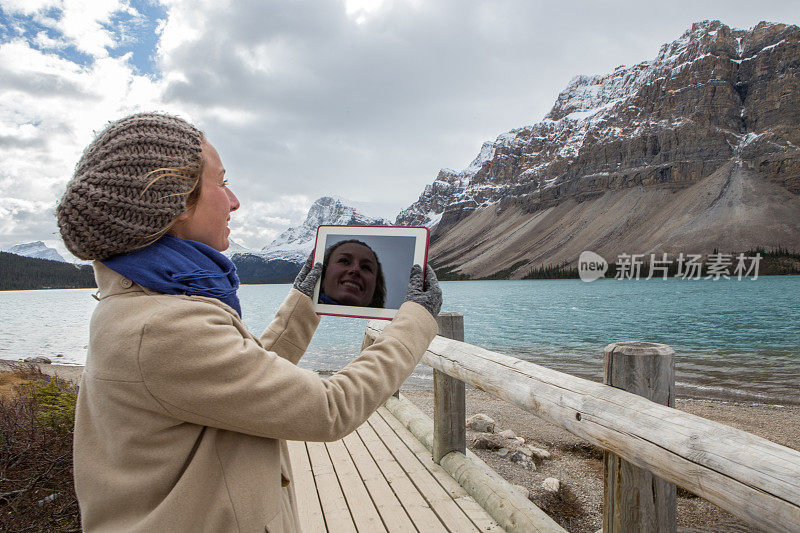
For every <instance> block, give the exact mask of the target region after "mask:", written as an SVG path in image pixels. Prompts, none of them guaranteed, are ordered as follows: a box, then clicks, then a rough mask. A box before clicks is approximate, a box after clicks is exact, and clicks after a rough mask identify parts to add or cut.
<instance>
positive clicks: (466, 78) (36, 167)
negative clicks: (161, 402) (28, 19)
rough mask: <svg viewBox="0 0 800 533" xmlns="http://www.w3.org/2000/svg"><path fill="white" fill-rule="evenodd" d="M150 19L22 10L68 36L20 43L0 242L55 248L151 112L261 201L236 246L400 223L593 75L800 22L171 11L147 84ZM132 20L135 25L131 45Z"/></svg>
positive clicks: (770, 12) (564, 8) (734, 14)
mask: <svg viewBox="0 0 800 533" xmlns="http://www.w3.org/2000/svg"><path fill="white" fill-rule="evenodd" d="M148 1H150V0H141V1H140V0H109V1H107V2H90V1H88V0H87V1H84V0H80V1H79V0H68V1H67V0H50V1H47V0H3V10H4V12H5V13H6V14H8V13H19V14H24V15H28V16H35V17H36V19H37V21H38V22H39V23H41V24H42V25H44V26H45V27H47V28H49V29H50V30H51V31H50V32H49V33H44V34H43V33H41V32H36V35H32V36H31V39H34V40H35V41H36V43H35V44H36V45H37V46H38V47H42V48H43V49H44V50H46V51H45V52H42V51H39V50H37V49H36V46H33V44H34V43H29V42H26V41H24V40H22V37H19V38H17V39H12V40H10V41H9V42H5V43H2V44H0V160H2V161H3V165H2V166H0V199H2V202H4V203H2V204H0V205H2V206H5V208H4V209H5V210H0V226H2V228H3V230H2V231H0V239H4V240H5V241H15V242H20V241H23V240H25V239H28V240H38V239H41V240H46V239H48V238H51V239H52V231H53V228H54V223H53V221H52V215H51V213H52V208H53V207H54V206H55V203H56V201H57V199H58V198H59V196H60V194H61V192H62V191H63V188H64V185H65V183H66V181H67V179H68V178H69V177H70V175H71V174H72V170H73V168H74V165H75V162H76V161H77V159H78V157H79V155H80V153H81V150H82V149H83V148H84V147H85V146H86V144H87V143H88V142H89V141H90V140H91V138H92V134H93V132H94V131H97V130H99V129H101V128H102V127H103V126H104V124H106V123H107V121H109V120H113V119H116V118H118V117H120V116H123V115H125V114H127V113H131V112H134V111H136V110H159V111H166V112H170V113H174V114H178V115H180V116H184V117H186V118H188V119H190V120H192V121H194V122H196V123H197V124H198V125H199V126H200V127H201V128H202V129H203V130H204V131H205V132H206V134H207V135H208V137H209V139H210V140H211V141H212V142H213V143H214V144H215V146H216V147H217V148H218V149H219V151H220V154H221V156H222V159H223V162H224V163H225V166H226V168H227V169H228V174H229V176H231V178H232V187H233V188H234V191H235V192H236V193H237V194H238V195H239V197H240V199H241V200H242V208H241V210H240V211H239V212H238V213H235V214H234V216H233V218H232V231H233V233H232V235H233V237H234V239H235V240H237V241H242V242H243V244H245V245H246V246H248V247H254V248H260V247H261V246H263V245H265V244H267V243H268V242H269V241H270V240H271V239H272V238H274V237H275V236H276V235H277V234H278V233H279V232H280V231H282V230H283V229H284V228H285V225H288V223H292V224H294V223H297V222H300V221H301V220H302V217H303V216H304V215H305V210H306V209H308V207H309V206H310V204H311V203H312V202H313V200H315V199H316V198H318V197H320V196H324V195H335V196H340V197H342V198H347V199H350V200H354V201H359V202H369V203H372V204H373V205H378V204H380V205H381V209H382V210H385V211H383V212H382V213H376V212H373V213H371V215H372V216H377V215H382V216H386V217H388V216H391V215H393V214H394V213H396V212H397V211H398V210H399V209H400V208H402V207H405V206H407V205H409V204H410V203H411V202H413V201H414V200H415V199H416V197H417V196H418V195H419V193H420V192H421V191H422V189H423V187H424V186H425V185H426V184H427V183H430V182H431V181H432V180H433V179H434V178H435V176H436V173H437V171H438V169H439V168H442V167H450V168H455V169H460V168H464V167H465V166H466V165H468V164H469V162H470V161H471V160H472V159H473V158H474V156H475V155H476V154H477V152H478V150H479V149H480V146H481V144H482V143H483V141H485V140H487V139H494V138H495V137H496V136H497V135H498V134H500V133H502V132H504V131H507V130H509V129H511V128H514V127H518V126H521V125H525V124H531V123H533V122H536V121H538V120H540V119H541V118H542V117H543V116H544V114H545V113H546V112H547V111H548V110H549V108H550V107H551V106H552V104H553V102H554V100H555V98H556V96H557V94H558V92H559V91H560V90H561V89H562V88H563V87H564V86H565V85H566V83H567V82H568V81H569V79H571V78H572V77H573V76H574V75H576V74H582V73H583V74H594V73H604V72H609V71H611V70H613V69H614V67H616V66H617V65H619V64H633V63H638V62H640V61H642V60H646V59H650V58H652V57H654V56H655V54H656V52H657V50H658V48H659V46H660V45H661V44H662V43H664V42H668V41H671V40H673V39H676V38H677V37H678V36H679V35H680V34H681V33H682V32H683V31H684V30H685V29H686V28H688V27H689V26H690V25H691V23H692V22H694V21H696V20H701V19H708V18H719V19H722V20H723V22H725V23H727V24H729V25H732V26H734V27H745V28H746V27H750V26H753V25H755V24H756V23H757V22H758V21H759V20H761V19H762V18H765V19H771V20H773V21H780V22H789V23H798V22H799V21H800V12H798V11H797V9H796V5H795V3H794V2H788V1H787V2H761V3H759V4H758V5H756V4H753V3H752V2H745V1H742V0H730V1H726V2H721V1H710V2H704V3H698V2H689V1H688V0H676V1H674V2H671V3H668V4H659V5H658V6H657V7H650V6H649V5H648V4H646V3H641V2H633V1H632V0H630V1H622V0H615V1H611V2H604V3H596V2H595V3H588V2H581V3H556V2H536V1H534V2H530V1H527V0H495V1H492V2H485V1H480V0H439V1H436V2H422V1H403V0H391V1H381V0H345V1H342V0H295V1H292V2H285V1H283V0H271V1H262V0H240V1H237V2H220V1H216V0H213V1H212V0H204V1H197V0H168V1H167V2H165V3H164V4H165V5H166V8H167V17H166V19H165V20H164V21H163V22H162V23H160V24H159V26H158V28H157V29H156V34H157V37H158V41H157V44H156V49H155V50H154V51H153V53H154V54H155V62H156V65H157V68H158V71H157V72H152V73H145V74H137V73H136V72H135V71H134V70H133V69H132V66H131V64H130V63H131V62H130V59H129V56H123V57H117V58H113V57H111V56H110V54H109V52H108V48H109V47H114V46H116V45H117V44H119V43H118V42H115V40H123V41H131V40H133V39H135V38H136V35H135V32H134V31H133V29H132V28H134V27H135V26H136V25H137V24H140V23H141V22H142V20H143V19H142V14H141V13H145V12H147V10H146V9H144V7H146V6H144V4H143V2H148ZM140 6H144V7H140ZM50 8H56V9H50ZM45 13H48V15H45ZM119 14H126V16H132V17H133V18H134V20H133V22H131V23H129V24H130V25H129V26H128V27H125V28H120V27H119V25H117V27H116V28H114V27H113V26H114V25H115V24H116V23H115V20H117V18H118V15H119ZM12 27H16V28H18V29H17V30H14V31H16V32H17V33H19V34H20V35H23V34H24V33H25V30H24V28H23V25H22V24H21V23H17V22H13V23H12ZM69 47H75V48H76V49H78V50H80V51H82V52H83V53H85V54H88V55H89V56H91V58H92V60H91V61H90V62H89V64H88V65H85V66H81V65H79V64H77V63H74V62H72V61H70V60H69V59H68V58H69V57H70V56H69V55H68V54H67V53H66V52H65V49H67V48H69ZM48 51H49V52H48ZM12 205H13V206H16V207H14V209H15V211H14V213H13V214H12V211H11V208H10V207H9V206H12ZM36 216H38V217H43V218H44V219H46V220H49V222H48V223H47V224H49V225H47V224H45V225H42V223H39V222H36V221H35V220H34V218H35V217H36ZM48 217H49V218H48ZM287 221H289V222H287ZM9 228H13V229H9ZM37 231H42V232H44V233H45V234H43V235H40V236H39V237H38V239H34V238H32V237H33V236H34V235H35V234H36V232H37ZM47 232H49V233H47ZM15 242H10V243H9V242H0V246H4V245H6V244H14V243H15Z"/></svg>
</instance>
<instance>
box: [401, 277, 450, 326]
mask: <svg viewBox="0 0 800 533" xmlns="http://www.w3.org/2000/svg"><path fill="white" fill-rule="evenodd" d="M405 301H406V302H416V303H418V304H420V305H421V306H422V307H424V308H425V309H427V310H428V311H429V312H430V314H432V315H433V318H436V317H437V316H439V311H440V310H441V309H442V289H441V288H440V287H439V280H438V279H437V278H436V273H435V272H434V271H433V268H431V266H430V265H428V267H427V269H426V270H425V281H424V284H423V280H422V267H421V266H419V265H414V266H413V267H411V279H410V280H409V282H408V292H406V299H405Z"/></svg>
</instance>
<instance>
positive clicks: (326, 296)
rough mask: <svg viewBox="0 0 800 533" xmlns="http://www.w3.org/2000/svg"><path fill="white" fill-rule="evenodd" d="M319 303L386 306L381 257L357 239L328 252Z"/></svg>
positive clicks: (336, 246) (323, 261) (340, 244)
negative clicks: (379, 258)
mask: <svg viewBox="0 0 800 533" xmlns="http://www.w3.org/2000/svg"><path fill="white" fill-rule="evenodd" d="M319 302H320V303H323V304H334V305H356V306H360V307H380V308H383V307H384V306H385V304H386V280H385V279H384V276H383V267H382V266H381V262H380V261H379V260H378V255H377V254H376V253H375V252H374V251H373V250H372V248H370V247H369V246H368V245H367V244H366V243H364V242H361V241H359V240H356V239H348V240H346V241H340V242H337V243H336V244H334V245H332V246H329V247H328V249H327V250H325V256H324V258H323V260H322V286H321V287H320V293H319Z"/></svg>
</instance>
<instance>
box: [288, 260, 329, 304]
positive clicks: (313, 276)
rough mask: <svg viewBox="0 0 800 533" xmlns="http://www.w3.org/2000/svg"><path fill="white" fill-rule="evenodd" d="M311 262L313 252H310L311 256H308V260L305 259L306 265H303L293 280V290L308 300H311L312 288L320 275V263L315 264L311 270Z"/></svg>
mask: <svg viewBox="0 0 800 533" xmlns="http://www.w3.org/2000/svg"><path fill="white" fill-rule="evenodd" d="M313 261H314V251H313V250H312V251H311V255H309V256H308V259H306V264H304V265H303V268H301V269H300V272H299V273H298V274H297V277H296V278H294V288H295V289H297V290H298V291H300V292H302V293H303V294H305V295H306V296H308V297H309V298H311V295H312V294H314V287H315V286H316V284H317V281H318V280H319V276H320V274H322V263H317V264H316V265H314V267H313V268H312V267H311V265H312V263H313Z"/></svg>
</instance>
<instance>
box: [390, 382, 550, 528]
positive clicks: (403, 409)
mask: <svg viewBox="0 0 800 533" xmlns="http://www.w3.org/2000/svg"><path fill="white" fill-rule="evenodd" d="M384 406H385V407H386V408H387V409H388V410H389V411H390V412H391V413H392V414H393V415H395V417H396V418H397V420H398V422H400V423H401V424H403V425H404V426H405V427H406V428H408V429H409V430H410V431H411V433H413V434H414V435H415V436H416V437H417V440H419V442H421V443H422V444H424V445H425V447H426V448H428V451H430V450H432V449H433V421H432V420H431V419H430V418H428V416H427V415H425V413H423V412H422V411H420V410H419V408H418V407H417V406H415V405H414V404H412V403H411V402H409V401H408V400H407V399H406V398H405V397H404V396H402V395H401V396H400V398H399V399H398V398H389V399H388V400H387V401H386V403H385V404H384ZM441 466H442V468H443V469H444V470H445V471H446V472H447V473H448V474H450V475H451V476H452V477H453V479H455V480H456V481H457V482H458V483H459V484H460V485H461V486H462V487H464V490H466V491H467V493H469V494H470V496H472V497H473V498H474V499H475V501H476V502H478V503H479V504H480V506H481V507H483V509H484V510H485V511H486V512H487V513H489V514H490V515H491V516H492V518H494V519H495V520H496V521H497V523H498V524H500V525H501V526H502V527H503V528H504V529H505V530H506V531H508V532H510V533H517V532H519V533H523V532H524V533H533V532H539V533H556V532H558V533H565V531H564V528H562V527H561V526H559V525H558V524H557V523H556V522H555V521H554V520H553V519H552V518H550V517H549V516H547V514H546V513H545V512H544V511H542V510H541V509H539V508H538V507H536V506H535V505H534V504H533V503H532V502H531V501H530V500H529V499H528V498H525V497H523V496H522V495H521V494H520V493H519V492H518V491H516V490H515V489H514V488H513V487H512V485H511V484H510V483H509V482H508V481H506V480H505V479H503V478H502V477H500V476H499V475H498V474H497V473H496V472H495V471H494V470H492V469H491V468H490V467H489V465H487V464H486V463H484V462H483V461H482V460H481V459H480V458H479V457H477V456H476V455H475V454H473V453H472V452H471V451H469V450H467V453H466V455H465V454H463V453H458V452H453V453H449V454H447V455H445V456H444V457H443V458H442V461H441Z"/></svg>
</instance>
